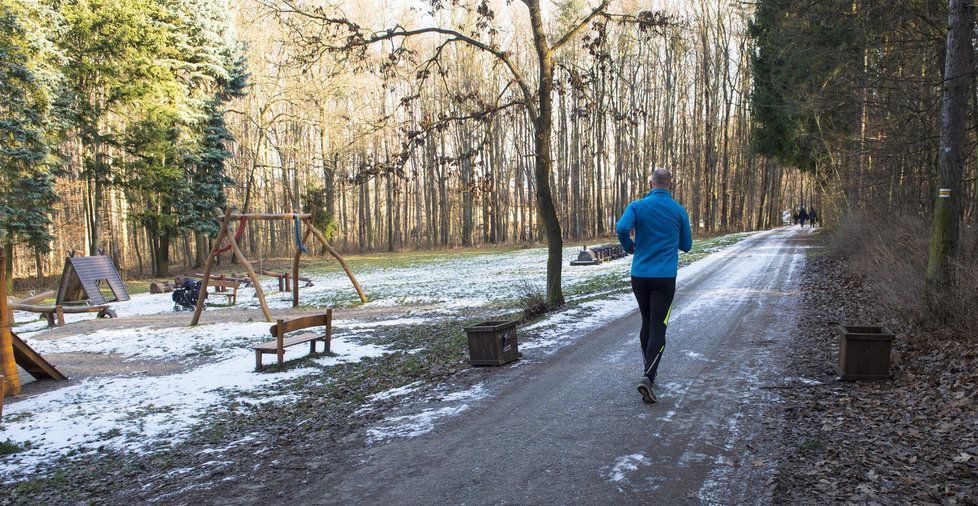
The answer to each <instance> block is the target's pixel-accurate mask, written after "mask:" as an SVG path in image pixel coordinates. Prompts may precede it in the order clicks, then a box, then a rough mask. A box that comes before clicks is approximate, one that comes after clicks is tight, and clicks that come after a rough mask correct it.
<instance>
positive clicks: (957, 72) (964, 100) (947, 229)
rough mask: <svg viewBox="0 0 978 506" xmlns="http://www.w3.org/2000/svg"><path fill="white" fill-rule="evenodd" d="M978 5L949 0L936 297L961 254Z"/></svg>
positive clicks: (934, 239) (932, 256)
mask: <svg viewBox="0 0 978 506" xmlns="http://www.w3.org/2000/svg"><path fill="white" fill-rule="evenodd" d="M974 28H975V6H974V4H973V3H972V1H971V0H950V1H949V12H948V32H947V58H946V59H945V62H944V80H943V104H942V106H941V143H940V150H939V156H940V159H939V190H938V198H937V202H935V204H934V221H933V226H932V229H931V236H930V250H929V255H928V259H927V287H928V292H929V294H930V298H931V301H932V302H936V301H938V300H939V298H938V297H937V295H938V294H939V292H940V291H941V290H942V289H943V288H944V287H946V286H947V285H948V284H950V283H951V282H953V279H952V276H951V259H952V258H953V257H955V256H956V255H957V254H958V246H959V235H960V233H959V230H960V223H959V221H960V219H961V209H962V198H963V195H962V193H961V190H962V186H963V184H962V180H961V179H962V174H963V173H964V165H965V161H966V159H967V137H966V133H967V132H966V127H967V114H968V92H969V88H970V85H971V73H972V72H973V71H974V61H973V60H974V48H973V47H972V44H971V35H972V32H974Z"/></svg>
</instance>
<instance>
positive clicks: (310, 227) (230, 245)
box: [190, 208, 367, 327]
mask: <svg viewBox="0 0 978 506" xmlns="http://www.w3.org/2000/svg"><path fill="white" fill-rule="evenodd" d="M217 211H218V213H219V215H218V216H216V217H215V219H216V220H219V221H220V222H221V229H220V230H219V231H218V233H217V239H216V240H215V241H214V249H212V250H211V252H210V255H208V256H207V263H206V264H205V265H204V273H203V276H202V277H203V279H202V280H201V285H200V293H201V295H203V294H204V293H207V284H208V282H209V281H210V280H211V268H212V267H213V266H214V260H215V259H217V257H218V256H219V255H220V254H221V253H226V252H228V251H233V252H234V257H235V258H237V259H238V262H240V263H241V265H243V266H244V269H245V271H246V272H247V274H248V278H249V279H250V280H251V283H252V285H254V287H255V295H256V296H257V297H258V303H259V304H260V305H261V310H262V313H263V314H264V316H265V321H267V322H269V323H271V322H272V313H271V311H269V310H268V303H267V302H266V301H265V292H264V291H263V290H262V288H261V283H259V282H258V273H256V272H255V269H254V267H252V265H251V262H249V261H248V259H247V258H245V256H244V254H243V253H241V248H240V247H239V246H238V241H239V240H241V236H242V235H243V234H244V231H245V227H246V225H247V223H248V221H249V220H253V221H288V220H292V223H293V226H294V227H295V245H296V248H295V255H294V256H293V257H292V279H293V280H296V281H298V279H299V259H300V257H301V256H302V254H303V253H306V252H308V248H307V247H306V245H305V243H306V242H307V241H308V240H309V236H310V235H312V236H314V237H315V238H316V240H318V241H319V243H320V244H322V245H323V248H325V249H326V251H327V252H328V253H329V254H330V255H332V257H333V258H335V259H336V261H337V262H339V263H340V266H342V267H343V270H344V271H346V275H347V276H348V277H349V278H350V281H351V282H352V283H353V288H355V289H356V290H357V295H359V296H360V300H361V301H362V302H367V296H366V295H364V293H363V289H362V288H360V283H358V282H357V278H356V277H355V276H354V275H353V271H351V270H350V266H349V265H347V263H346V260H344V259H343V257H342V256H340V254H339V253H337V252H336V250H335V249H333V247H332V246H330V245H329V243H328V242H326V237H324V236H323V233H322V232H320V231H319V230H318V229H316V227H315V225H314V223H315V219H316V214H317V210H316V209H313V210H312V212H311V213H286V214H258V213H247V214H236V213H232V212H231V208H228V209H226V210H224V212H223V213H221V212H220V210H219V209H218V210H217ZM234 220H237V221H238V228H237V229H236V230H235V232H234V234H229V233H228V232H229V231H230V225H231V222H233V221H234ZM300 225H305V230H304V232H301V233H300V231H299V229H300V228H301V227H300ZM225 239H227V244H225V245H224V246H221V243H222V242H224V240H225ZM291 288H292V307H297V306H298V305H299V283H298V282H293V283H292V287H291ZM204 299H205V297H203V296H201V297H200V298H198V299H197V306H196V307H195V308H194V317H193V320H191V321H190V326H191V327H192V326H194V325H197V323H198V322H199V321H200V313H201V311H202V310H203V309H204Z"/></svg>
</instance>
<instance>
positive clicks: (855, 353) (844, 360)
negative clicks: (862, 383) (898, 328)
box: [837, 325, 893, 381]
mask: <svg viewBox="0 0 978 506" xmlns="http://www.w3.org/2000/svg"><path fill="white" fill-rule="evenodd" d="M837 332H838V334H839V376H840V377H841V378H842V379H843V380H845V381H858V380H878V379H889V377H890V347H891V345H892V343H893V332H890V331H889V329H887V328H886V327H859V326H842V325H839V326H838V327H837Z"/></svg>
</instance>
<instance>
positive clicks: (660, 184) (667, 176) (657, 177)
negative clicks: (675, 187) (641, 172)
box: [649, 169, 672, 190]
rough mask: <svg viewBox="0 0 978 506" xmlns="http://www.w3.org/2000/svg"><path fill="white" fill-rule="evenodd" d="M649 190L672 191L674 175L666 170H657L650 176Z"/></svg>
mask: <svg viewBox="0 0 978 506" xmlns="http://www.w3.org/2000/svg"><path fill="white" fill-rule="evenodd" d="M649 188H651V189H653V190H658V189H663V190H671V189H672V174H671V173H670V172H669V171H668V170H666V169H655V170H653V171H652V175H651V176H649Z"/></svg>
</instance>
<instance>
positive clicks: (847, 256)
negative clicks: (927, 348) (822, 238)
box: [830, 212, 978, 338]
mask: <svg viewBox="0 0 978 506" xmlns="http://www.w3.org/2000/svg"><path fill="white" fill-rule="evenodd" d="M973 227H974V225H971V228H965V229H964V233H963V234H962V243H963V244H962V248H961V254H960V256H959V258H958V260H957V261H956V262H955V264H954V272H955V278H956V280H957V282H956V284H955V285H953V286H948V287H945V289H944V290H943V292H942V293H939V294H935V298H934V300H935V301H936V303H934V304H928V303H927V301H928V297H927V291H926V286H925V280H924V276H925V273H926V271H927V249H928V241H929V238H930V222H929V221H928V220H927V219H925V218H923V217H919V216H905V215H904V216H900V215H894V216H887V217H882V218H881V217H878V216H873V215H871V214H869V213H865V212H862V213H853V214H851V215H849V216H848V218H846V219H845V220H844V221H843V222H842V223H840V224H839V226H838V227H837V228H836V230H835V232H834V234H833V236H832V240H831V243H830V253H831V254H832V255H833V256H836V257H838V258H840V259H843V260H844V262H845V265H846V266H847V268H849V269H850V270H851V271H852V272H853V273H855V274H857V275H859V276H860V277H861V278H863V280H864V283H865V285H866V286H867V287H869V288H870V289H871V290H873V291H874V292H875V294H876V295H877V296H878V297H879V298H880V301H881V302H882V303H883V305H884V306H885V307H886V308H888V309H889V310H890V311H892V312H894V316H896V317H898V318H899V319H901V320H906V321H907V322H908V323H911V324H912V325H915V326H917V327H919V328H921V329H922V330H928V331H932V332H934V334H935V335H939V336H943V337H948V338H963V337H971V338H975V336H978V317H976V316H975V313H974V311H975V308H976V307H978V261H976V259H978V249H976V248H978V241H976V234H975V233H974V229H973Z"/></svg>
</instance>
